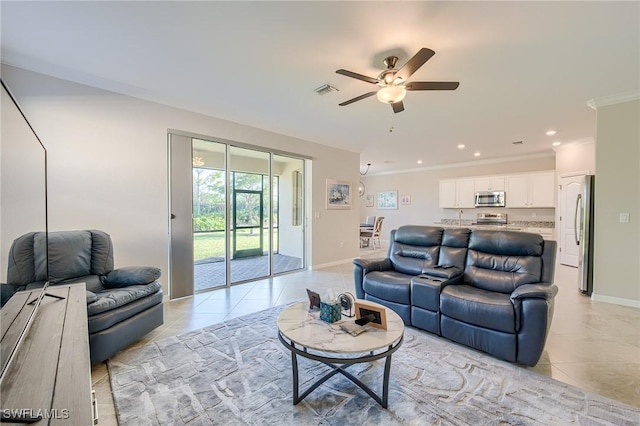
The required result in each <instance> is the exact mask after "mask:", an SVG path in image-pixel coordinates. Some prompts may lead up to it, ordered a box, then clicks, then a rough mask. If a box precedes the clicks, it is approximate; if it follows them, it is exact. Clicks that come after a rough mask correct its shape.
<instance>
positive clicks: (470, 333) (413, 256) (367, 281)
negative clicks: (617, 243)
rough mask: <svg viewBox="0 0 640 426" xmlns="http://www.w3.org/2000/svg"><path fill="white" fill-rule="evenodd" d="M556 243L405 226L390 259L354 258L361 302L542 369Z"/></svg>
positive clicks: (395, 234) (394, 235)
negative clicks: (541, 357)
mask: <svg viewBox="0 0 640 426" xmlns="http://www.w3.org/2000/svg"><path fill="white" fill-rule="evenodd" d="M555 256H556V242H555V241H548V240H544V239H543V238H542V236H540V235H538V234H530V233H524V232H513V231H489V230H470V229H466V228H447V229H444V228H440V227H434V226H415V225H407V226H402V227H400V228H398V229H397V230H393V231H391V235H390V243H389V250H388V253H387V257H386V258H384V259H355V260H354V261H353V263H354V265H355V270H354V279H355V291H356V297H357V298H359V299H366V300H371V301H374V302H378V303H380V304H383V305H385V306H387V307H389V308H390V309H393V310H394V311H395V312H397V313H398V315H400V317H402V319H403V321H404V323H405V324H406V325H411V326H414V327H417V328H420V329H423V330H426V331H429V332H431V333H434V334H437V335H440V336H443V337H446V338H448V339H450V340H452V341H455V342H458V343H461V344H464V345H466V346H469V347H472V348H475V349H478V350H481V351H484V352H487V353H489V354H491V355H493V356H496V357H498V358H501V359H504V360H507V361H510V362H518V363H522V364H526V365H529V366H533V365H535V364H537V362H538V360H539V359H540V356H541V355H542V351H543V349H544V344H545V341H546V338H547V333H548V331H549V327H550V326H551V319H552V317H553V306H554V297H555V295H556V294H557V292H558V288H557V287H556V286H555V285H554V284H553V276H554V270H555Z"/></svg>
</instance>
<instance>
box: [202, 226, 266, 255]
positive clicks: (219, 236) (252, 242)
mask: <svg viewBox="0 0 640 426" xmlns="http://www.w3.org/2000/svg"><path fill="white" fill-rule="evenodd" d="M273 234H274V252H277V251H278V246H277V243H278V230H277V229H274V230H273ZM231 236H232V238H233V233H231ZM237 237H238V241H237V244H238V245H237V249H238V250H244V249H248V248H255V247H259V245H260V241H259V239H260V234H259V233H255V234H254V235H250V233H249V231H248V230H246V231H243V232H242V233H241V232H240V231H239V232H238V234H237ZM268 237H269V233H268V232H267V230H264V234H263V238H264V239H265V241H264V242H263V245H262V246H263V249H264V250H267V249H268V248H269V244H268V241H267V239H268ZM231 249H232V250H233V241H231ZM224 252H225V246H224V232H222V231H219V232H198V233H197V234H193V255H194V260H196V261H198V260H201V259H206V258H208V257H224Z"/></svg>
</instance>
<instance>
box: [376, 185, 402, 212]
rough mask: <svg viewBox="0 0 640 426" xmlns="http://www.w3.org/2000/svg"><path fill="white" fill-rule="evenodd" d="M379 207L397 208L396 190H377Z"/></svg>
mask: <svg viewBox="0 0 640 426" xmlns="http://www.w3.org/2000/svg"><path fill="white" fill-rule="evenodd" d="M377 195H378V197H377V199H378V204H377V207H378V208H379V209H397V208H398V190H397V189H396V190H393V191H381V192H378V194H377Z"/></svg>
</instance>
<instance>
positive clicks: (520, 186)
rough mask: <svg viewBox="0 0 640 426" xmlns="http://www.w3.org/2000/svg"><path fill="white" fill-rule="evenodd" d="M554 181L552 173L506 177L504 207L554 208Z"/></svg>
mask: <svg viewBox="0 0 640 426" xmlns="http://www.w3.org/2000/svg"><path fill="white" fill-rule="evenodd" d="M555 180H556V179H555V173H554V172H542V173H531V174H526V175H512V176H506V178H505V191H506V198H507V203H506V204H507V205H506V207H509V208H535V207H537V208H542V207H555V205H556V203H555V199H556V196H555Z"/></svg>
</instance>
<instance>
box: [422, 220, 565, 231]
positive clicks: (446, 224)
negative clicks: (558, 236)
mask: <svg viewBox="0 0 640 426" xmlns="http://www.w3.org/2000/svg"><path fill="white" fill-rule="evenodd" d="M457 222H458V221H457V220H447V219H445V220H444V221H442V222H434V224H433V225H434V226H440V227H442V228H468V229H485V230H487V231H525V230H526V229H528V228H540V229H548V230H549V231H551V232H553V231H554V229H555V227H554V223H553V222H542V221H535V222H521V221H518V222H515V223H509V224H506V225H477V224H475V223H473V222H472V221H470V220H462V224H461V225H458V223H457Z"/></svg>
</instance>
